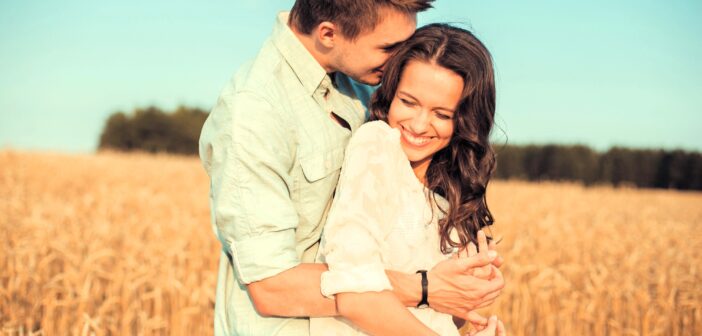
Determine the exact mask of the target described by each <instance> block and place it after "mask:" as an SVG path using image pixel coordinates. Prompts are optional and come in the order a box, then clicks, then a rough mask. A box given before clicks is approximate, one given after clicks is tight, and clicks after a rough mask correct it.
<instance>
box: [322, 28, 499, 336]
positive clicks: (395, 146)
mask: <svg viewBox="0 0 702 336" xmlns="http://www.w3.org/2000/svg"><path fill="white" fill-rule="evenodd" d="M494 112H495V85H494V75H493V69H492V61H491V58H490V54H489V52H488V51H487V49H486V48H485V47H484V46H483V44H482V43H481V42H480V41H479V40H478V39H476V38H475V37H474V36H473V35H472V34H471V33H470V32H468V31H466V30H463V29H460V28H455V27H451V26H448V25H444V24H432V25H429V26H425V27H422V28H420V29H418V30H417V31H416V33H415V34H414V35H413V36H412V37H411V38H410V39H409V40H408V41H407V42H405V43H404V44H402V45H401V46H399V47H398V50H397V51H396V52H395V55H394V56H393V57H392V58H391V59H390V60H389V61H388V63H387V65H386V67H385V75H384V77H383V81H382V86H381V87H380V88H379V89H378V91H377V92H376V93H375V95H374V96H373V98H372V100H371V113H372V119H373V120H375V121H373V122H369V123H367V124H365V125H363V126H362V127H361V128H359V129H358V131H357V132H356V133H355V134H354V136H353V138H352V139H351V141H350V143H349V147H348V148H347V150H346V159H345V161H344V166H343V168H342V173H341V177H340V179H339V185H338V187H337V191H336V195H335V198H334V203H333V205H332V208H331V210H330V213H329V217H328V220H327V224H326V226H325V232H324V236H323V238H322V248H321V250H320V251H321V255H322V261H324V262H326V263H327V264H328V265H329V271H327V272H325V273H324V274H323V275H322V282H321V285H322V292H323V294H324V295H326V296H329V297H335V298H336V303H337V309H338V310H339V313H340V314H341V315H342V316H343V317H339V318H318V319H314V318H313V319H312V321H311V332H312V335H330V334H331V335H357V334H363V333H364V332H367V333H370V334H390V335H400V334H401V335H409V334H416V335H436V334H439V335H458V331H457V325H456V324H454V320H453V319H452V317H451V316H449V315H447V314H443V313H439V312H437V311H434V310H433V309H431V308H425V309H419V308H417V309H415V308H409V309H408V308H405V307H404V306H403V305H402V304H401V303H400V301H399V300H398V299H397V298H395V297H394V295H393V294H392V293H391V292H390V291H389V290H390V289H391V286H390V283H389V281H388V278H387V277H386V276H385V272H384V269H393V270H398V271H403V272H415V271H418V270H428V269H431V268H432V267H433V266H434V265H436V264H437V263H438V262H439V261H441V260H443V259H446V258H448V257H450V256H451V255H452V254H453V255H454V257H457V256H456V251H465V252H463V254H462V256H464V255H472V254H474V253H477V251H476V248H475V245H473V244H478V245H480V247H481V249H480V252H481V253H487V252H486V250H487V243H486V240H485V236H484V234H482V232H480V231H479V230H480V229H481V228H483V227H485V226H488V225H491V224H492V222H493V218H492V215H491V213H490V211H489V209H488V207H487V203H486V199H485V190H486V188H487V183H488V181H489V179H490V176H491V175H492V172H493V169H494V165H495V155H494V153H493V151H492V149H491V147H490V143H489V134H490V131H491V129H492V125H493V117H494ZM490 267H493V266H486V268H485V269H481V270H477V271H476V272H475V274H474V275H475V276H477V277H484V278H485V277H488V278H489V277H491V276H493V275H494V273H493V272H494V270H493V269H491V268H490ZM429 305H431V298H429ZM496 333H497V334H498V335H504V326H503V325H502V323H501V322H499V321H496V319H494V318H492V319H491V320H490V323H489V327H488V328H485V330H483V331H480V332H479V333H477V334H476V335H495V334H496Z"/></svg>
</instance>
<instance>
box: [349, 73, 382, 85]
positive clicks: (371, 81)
mask: <svg viewBox="0 0 702 336" xmlns="http://www.w3.org/2000/svg"><path fill="white" fill-rule="evenodd" d="M381 79H382V73H374V74H372V75H369V76H366V77H363V78H358V79H357V78H354V80H355V81H357V82H359V83H362V84H366V85H370V86H376V85H378V84H380V80H381Z"/></svg>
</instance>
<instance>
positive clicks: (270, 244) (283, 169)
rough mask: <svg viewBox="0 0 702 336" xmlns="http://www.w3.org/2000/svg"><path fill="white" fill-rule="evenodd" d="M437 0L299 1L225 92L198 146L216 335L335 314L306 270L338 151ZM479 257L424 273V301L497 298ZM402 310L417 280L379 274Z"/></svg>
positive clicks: (456, 305) (312, 268) (298, 326)
mask: <svg viewBox="0 0 702 336" xmlns="http://www.w3.org/2000/svg"><path fill="white" fill-rule="evenodd" d="M432 1H433V0H336V1H328V0H327V1H324V0H298V1H296V2H295V5H294V6H293V8H292V10H291V12H290V15H289V17H288V15H286V14H281V15H279V16H278V19H277V22H276V24H275V26H274V29H273V33H272V35H271V37H270V38H269V40H268V41H266V43H265V44H264V45H263V47H262V49H261V51H260V52H259V54H258V56H257V57H256V58H255V59H254V61H253V62H252V63H250V64H247V65H245V66H243V67H242V68H241V69H240V70H239V71H238V72H237V74H236V75H235V76H234V78H233V80H232V81H231V82H230V83H229V85H228V86H227V87H226V88H225V89H224V90H223V92H222V94H221V96H220V98H219V101H218V103H217V105H216V106H215V108H214V109H213V110H212V112H211V114H210V116H209V117H208V119H207V121H206V123H205V125H204V127H203V130H202V135H201V138H200V156H201V159H202V162H203V166H204V167H205V169H206V170H207V172H208V174H209V176H210V181H211V192H210V202H211V215H212V224H213V229H214V231H215V233H216V235H217V237H218V238H219V240H220V241H221V243H222V246H223V248H222V254H221V257H220V267H219V274H218V285H217V297H216V303H215V334H217V335H228V334H232V335H307V334H308V332H309V319H308V318H306V317H309V316H333V315H336V314H337V312H336V308H335V304H334V300H330V299H327V298H325V297H323V296H322V295H321V293H320V275H321V273H322V272H324V271H325V270H326V265H324V264H314V263H313V262H314V259H315V255H316V253H317V248H318V244H319V239H320V235H321V232H322V228H323V224H324V221H325V218H326V214H327V211H328V209H329V205H330V203H331V199H332V195H333V192H334V188H335V186H336V183H337V179H338V177H339V172H340V167H341V164H342V161H343V156H344V149H345V146H346V144H347V142H348V140H349V138H350V136H351V133H352V132H353V131H354V130H355V129H357V128H358V127H359V126H360V125H361V124H362V123H363V122H364V121H365V119H366V116H367V111H366V109H365V107H364V104H365V103H366V102H367V100H368V97H369V94H370V88H369V87H368V86H366V85H361V84H358V82H360V83H363V84H367V85H377V84H378V83H379V82H380V78H381V76H382V69H383V65H384V63H385V61H386V60H387V59H388V57H389V55H390V52H391V51H392V49H393V47H394V46H396V45H397V44H399V43H401V42H402V41H404V40H405V39H407V38H409V37H410V36H411V35H412V33H413V32H414V30H415V27H416V13H417V12H420V11H423V10H426V9H428V8H429V7H431V2H432ZM492 259H494V255H493V256H492V258H491V259H490V260H487V258H483V259H479V258H472V259H460V260H459V259H453V260H450V261H447V262H445V263H442V264H439V265H438V266H437V267H436V268H435V269H434V270H431V271H430V272H429V274H428V281H429V287H428V298H429V304H430V305H431V306H432V307H433V308H435V309H437V310H440V311H444V312H447V313H452V314H454V315H459V316H465V315H466V314H467V313H468V311H470V310H472V309H474V308H476V307H480V306H484V305H486V304H489V303H490V302H492V301H493V300H494V298H495V297H496V296H497V295H498V294H499V290H500V289H501V288H502V286H503V284H504V282H503V280H502V278H501V276H499V277H496V278H495V279H493V280H491V281H487V280H481V279H477V278H474V277H472V276H470V274H469V272H467V270H468V268H469V267H473V266H475V267H477V266H483V265H485V264H488V263H490V261H491V260H492ZM387 274H388V277H389V278H390V281H391V283H392V285H393V288H394V290H393V293H394V294H395V295H397V297H398V299H400V300H401V302H403V303H404V304H405V305H407V306H416V305H417V304H418V303H419V302H420V299H421V297H422V294H423V293H422V285H421V276H420V275H418V274H402V273H399V272H392V271H388V272H387Z"/></svg>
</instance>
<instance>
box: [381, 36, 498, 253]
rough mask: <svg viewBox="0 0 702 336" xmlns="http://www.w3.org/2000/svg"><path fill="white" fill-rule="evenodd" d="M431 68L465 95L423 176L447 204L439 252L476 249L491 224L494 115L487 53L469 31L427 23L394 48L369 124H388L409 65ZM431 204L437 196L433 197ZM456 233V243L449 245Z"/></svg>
mask: <svg viewBox="0 0 702 336" xmlns="http://www.w3.org/2000/svg"><path fill="white" fill-rule="evenodd" d="M413 60H416V61H422V62H427V63H433V64H436V65H439V66H441V67H443V68H446V69H449V70H451V71H453V72H454V73H456V74H458V75H460V76H461V77H462V78H463V83H464V87H463V92H462V95H461V100H460V101H459V105H458V108H457V109H456V113H454V116H453V122H454V130H453V136H452V138H451V140H450V141H449V145H448V146H447V147H446V148H444V149H442V150H440V151H438V152H436V153H435V154H434V156H433V158H432V160H431V163H430V165H429V168H428V169H427V173H426V184H427V188H429V189H430V190H432V191H433V192H434V195H436V194H439V195H441V196H443V197H444V198H446V199H447V200H448V204H449V207H448V209H441V208H439V209H440V211H442V212H443V213H444V215H445V216H444V217H443V218H442V219H441V220H440V221H439V235H440V237H441V251H442V252H444V253H448V252H450V251H451V250H452V249H453V248H455V247H457V248H464V247H466V246H467V245H468V243H470V242H471V241H472V242H474V243H475V244H476V245H477V238H476V237H477V232H478V230H480V229H482V228H483V227H486V226H489V225H492V224H493V222H494V218H493V216H492V213H491V212H490V209H489V208H488V205H487V199H486V191H487V185H488V182H489V180H490V177H491V176H492V173H493V171H494V170H495V152H494V151H493V149H492V147H491V146H490V141H489V137H490V132H491V130H492V127H493V124H494V116H495V76H494V71H493V66H492V58H491V56H490V53H489V52H488V50H487V48H485V46H484V45H483V44H482V42H480V40H478V39H477V38H476V37H475V36H474V35H473V34H472V33H471V32H469V31H467V30H465V29H461V28H457V27H453V26H449V25H447V24H430V25H427V26H424V27H422V28H419V29H417V31H416V32H415V33H414V35H413V36H412V37H411V38H410V39H409V40H407V41H406V42H404V43H403V44H401V45H400V46H398V47H397V49H396V50H395V51H394V54H393V56H392V57H391V58H390V59H389V60H388V62H387V64H386V67H385V74H384V76H383V79H382V82H381V86H380V88H379V89H378V90H377V91H376V92H375V94H374V95H373V97H372V98H371V103H370V108H371V119H372V120H383V121H385V122H387V121H388V118H387V117H388V111H389V109H390V104H391V102H392V100H393V99H394V97H395V92H396V91H397V87H398V84H399V82H400V77H401V75H402V72H403V70H404V68H405V66H406V65H407V64H408V62H410V61H413ZM433 198H434V199H433V200H430V201H432V202H434V203H435V204H438V203H437V202H436V199H435V198H436V196H434V197H433ZM453 230H455V231H456V233H457V234H458V235H457V238H458V241H453V239H452V238H451V231H453Z"/></svg>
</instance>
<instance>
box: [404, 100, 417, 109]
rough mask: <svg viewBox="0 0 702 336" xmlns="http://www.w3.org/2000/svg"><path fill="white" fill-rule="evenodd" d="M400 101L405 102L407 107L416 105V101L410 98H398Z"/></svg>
mask: <svg viewBox="0 0 702 336" xmlns="http://www.w3.org/2000/svg"><path fill="white" fill-rule="evenodd" d="M400 101H401V102H402V104H405V105H406V106H408V107H415V106H417V103H416V102H414V101H411V100H409V99H405V98H400Z"/></svg>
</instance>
